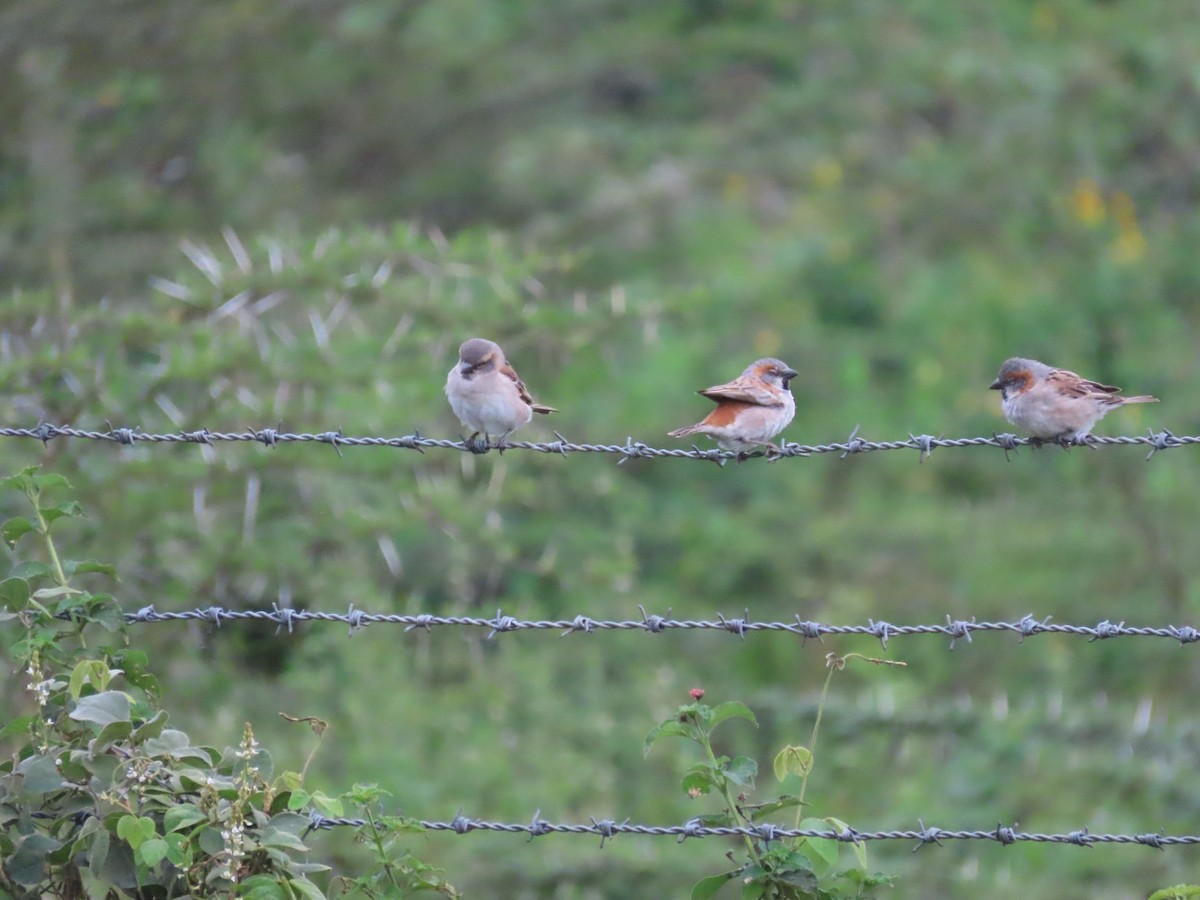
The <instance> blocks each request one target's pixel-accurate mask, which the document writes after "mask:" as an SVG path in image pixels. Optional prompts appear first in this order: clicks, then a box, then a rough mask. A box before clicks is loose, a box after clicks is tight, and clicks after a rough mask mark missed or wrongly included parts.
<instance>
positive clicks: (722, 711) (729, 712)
mask: <svg viewBox="0 0 1200 900" xmlns="http://www.w3.org/2000/svg"><path fill="white" fill-rule="evenodd" d="M735 717H736V718H739V719H748V720H749V721H750V722H751V723H752V724H753V725H754V727H755V728H757V727H758V719H756V718H754V713H752V712H750V707H748V706H747V705H746V704H745V703H739V702H738V701H736V700H729V701H728V702H726V703H722V704H721V705H720V706H717V707H715V708H714V709H713V711H712V724H713V726H714V727H715V726H717V725H719V724H721V723H722V722H724V721H725V720H726V719H732V718H735Z"/></svg>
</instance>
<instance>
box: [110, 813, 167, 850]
mask: <svg viewBox="0 0 1200 900" xmlns="http://www.w3.org/2000/svg"><path fill="white" fill-rule="evenodd" d="M156 833H157V832H156V830H155V828H154V820H153V819H151V818H148V817H147V816H133V815H127V816H121V818H120V819H118V820H117V837H119V838H120V839H121V840H123V841H125V842H126V843H127V844H129V846H130V847H132V848H133V849H134V851H136V850H137V849H138V847H140V846H141V845H142V844H144V843H145V842H146V841H148V840H150V839H151V838H152V837H154V836H155V834H156Z"/></svg>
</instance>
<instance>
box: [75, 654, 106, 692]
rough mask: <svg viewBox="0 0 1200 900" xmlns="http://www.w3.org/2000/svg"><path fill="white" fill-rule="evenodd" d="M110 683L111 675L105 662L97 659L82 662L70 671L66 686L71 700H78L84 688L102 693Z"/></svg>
mask: <svg viewBox="0 0 1200 900" xmlns="http://www.w3.org/2000/svg"><path fill="white" fill-rule="evenodd" d="M110 681H112V673H111V672H110V670H109V668H108V664H107V663H106V662H104V661H103V660H99V659H85V660H82V661H81V662H79V663H78V664H77V665H76V666H75V668H74V669H72V670H71V680H70V682H69V684H68V689H69V690H70V692H71V699H72V700H78V699H79V695H80V694H81V693H83V689H84V687H85V686H87V687H93V688H95V689H96V690H97V691H103V690H104V689H105V688H106V687H108V683H109V682H110Z"/></svg>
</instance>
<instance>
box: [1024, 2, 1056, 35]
mask: <svg viewBox="0 0 1200 900" xmlns="http://www.w3.org/2000/svg"><path fill="white" fill-rule="evenodd" d="M1030 23H1031V24H1032V25H1033V30H1034V32H1035V33H1036V34H1038V35H1040V36H1041V37H1052V36H1053V35H1054V33H1055V32H1056V31H1057V30H1058V16H1057V15H1056V14H1055V12H1054V7H1053V6H1052V5H1051V4H1049V3H1045V2H1043V3H1038V4H1037V5H1036V6H1034V8H1033V16H1032V17H1031V19H1030Z"/></svg>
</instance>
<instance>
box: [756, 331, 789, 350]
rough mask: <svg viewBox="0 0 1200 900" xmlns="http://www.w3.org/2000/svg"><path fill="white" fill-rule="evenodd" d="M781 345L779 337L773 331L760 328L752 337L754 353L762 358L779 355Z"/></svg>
mask: <svg viewBox="0 0 1200 900" xmlns="http://www.w3.org/2000/svg"><path fill="white" fill-rule="evenodd" d="M781 346H782V343H781V342H780V340H779V335H778V334H777V333H775V332H774V331H769V330H768V329H766V328H760V329H759V330H758V332H757V333H756V334H755V335H754V352H755V353H760V354H762V355H763V356H774V355H776V354H777V353H779V349H780V347H781Z"/></svg>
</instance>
